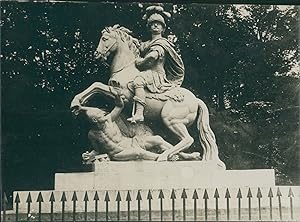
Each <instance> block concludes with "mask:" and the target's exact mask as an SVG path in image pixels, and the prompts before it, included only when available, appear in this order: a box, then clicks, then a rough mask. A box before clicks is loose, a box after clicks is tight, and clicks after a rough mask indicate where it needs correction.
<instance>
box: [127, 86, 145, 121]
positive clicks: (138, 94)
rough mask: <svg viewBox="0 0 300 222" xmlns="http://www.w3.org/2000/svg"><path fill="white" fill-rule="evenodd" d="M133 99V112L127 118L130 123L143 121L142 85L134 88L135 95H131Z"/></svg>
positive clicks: (143, 96) (143, 93) (143, 91)
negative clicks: (134, 105)
mask: <svg viewBox="0 0 300 222" xmlns="http://www.w3.org/2000/svg"><path fill="white" fill-rule="evenodd" d="M133 100H134V102H135V104H136V108H135V114H134V115H133V116H132V117H130V118H128V119H127V120H128V121H130V122H132V123H136V122H143V121H144V107H145V105H146V102H145V90H144V87H138V88H136V89H135V96H134V97H133Z"/></svg>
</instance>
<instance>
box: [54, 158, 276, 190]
mask: <svg viewBox="0 0 300 222" xmlns="http://www.w3.org/2000/svg"><path fill="white" fill-rule="evenodd" d="M251 186H255V187H273V186H275V174H274V170H273V169H257V170H219V169H217V168H216V167H215V164H213V163H209V162H201V161H177V162H153V161H131V162H113V161H110V162H98V163H96V164H95V169H94V172H87V173H56V174H55V190H57V191H64V190H65V191H70V190H76V191H80V190H139V189H183V188H189V189H191V188H211V187H219V188H220V187H251Z"/></svg>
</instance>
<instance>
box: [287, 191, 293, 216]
mask: <svg viewBox="0 0 300 222" xmlns="http://www.w3.org/2000/svg"><path fill="white" fill-rule="evenodd" d="M288 197H289V198H290V213H291V220H294V212H293V211H294V209H293V197H294V194H293V191H292V188H291V187H290V189H289V194H288Z"/></svg>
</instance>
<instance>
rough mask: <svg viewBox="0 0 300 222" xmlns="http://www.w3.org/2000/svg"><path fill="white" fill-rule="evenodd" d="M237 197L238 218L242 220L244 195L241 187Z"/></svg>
mask: <svg viewBox="0 0 300 222" xmlns="http://www.w3.org/2000/svg"><path fill="white" fill-rule="evenodd" d="M236 198H238V219H239V220H241V199H242V198H243V197H242V192H241V189H240V188H239V190H238V193H237V196H236Z"/></svg>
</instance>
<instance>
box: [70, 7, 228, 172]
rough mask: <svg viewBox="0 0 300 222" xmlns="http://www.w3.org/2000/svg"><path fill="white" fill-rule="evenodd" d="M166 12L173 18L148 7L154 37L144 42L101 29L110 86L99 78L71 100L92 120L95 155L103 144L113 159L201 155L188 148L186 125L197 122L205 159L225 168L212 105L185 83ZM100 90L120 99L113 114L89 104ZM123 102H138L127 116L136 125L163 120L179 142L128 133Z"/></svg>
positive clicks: (123, 31)
mask: <svg viewBox="0 0 300 222" xmlns="http://www.w3.org/2000/svg"><path fill="white" fill-rule="evenodd" d="M166 16H167V17H170V16H169V13H167V12H165V11H164V10H163V8H162V7H161V6H150V7H148V8H147V9H146V14H145V16H144V18H145V19H146V20H147V27H148V28H150V31H151V34H152V39H151V40H149V41H147V42H144V43H141V44H140V43H139V41H138V40H137V39H135V38H134V37H132V35H131V31H130V30H129V29H127V28H125V27H121V26H119V25H114V26H112V27H106V28H105V29H104V30H103V31H102V36H101V38H100V42H99V45H98V47H97V49H96V52H95V56H96V58H98V59H101V60H107V58H108V57H110V59H109V60H107V61H110V62H111V64H110V71H111V76H110V80H109V82H108V85H106V84H104V83H101V82H95V83H93V84H92V85H91V86H90V87H88V88H87V89H86V90H84V91H83V92H81V93H79V94H78V95H76V96H75V97H74V99H73V101H72V102H71V109H72V112H73V113H74V114H75V115H78V114H79V113H84V116H85V117H86V118H87V119H88V121H90V123H91V124H92V129H91V131H90V133H89V138H90V140H91V143H92V144H93V148H94V151H93V152H94V153H91V155H90V156H91V158H94V157H92V156H93V155H94V156H95V155H96V154H97V153H98V151H97V147H99V146H100V145H101V147H104V148H105V150H106V152H107V154H108V156H109V158H110V159H111V160H135V159H145V160H157V161H166V160H178V159H193V160H195V159H200V157H199V153H193V154H187V153H183V151H185V150H187V149H188V148H189V147H190V146H191V145H192V144H193V142H194V139H193V138H192V137H191V136H190V134H189V132H188V128H187V127H188V126H190V125H192V124H193V123H196V124H197V129H198V131H199V139H200V143H201V146H202V149H203V155H202V160H203V161H213V162H215V163H216V165H217V166H218V167H219V168H222V169H225V164H224V163H223V162H222V161H221V160H220V159H219V155H218V146H217V144H216V138H215V135H214V133H213V131H212V130H211V128H210V125H209V112H208V109H207V106H206V105H205V103H204V102H203V101H202V100H200V99H199V98H196V96H195V95H194V94H193V93H192V92H191V91H189V90H188V89H185V88H183V87H181V83H182V81H183V78H184V65H183V62H182V60H181V58H180V56H179V55H178V54H177V53H176V51H175V50H174V48H173V44H172V43H171V42H169V41H168V40H167V39H165V38H163V37H162V34H163V31H164V29H165V27H166V23H165V18H166ZM97 93H101V94H104V95H106V96H109V97H111V98H114V99H115V101H116V106H115V108H114V109H113V110H112V111H111V112H110V113H105V112H104V111H103V110H102V109H100V108H94V107H87V106H86V105H85V104H87V102H88V101H89V99H90V98H91V97H92V96H93V95H95V94H97ZM124 103H125V105H132V106H133V107H132V116H131V117H129V118H128V119H127V120H128V121H129V122H130V123H131V124H136V125H138V124H141V122H143V121H144V120H145V121H146V122H147V121H160V122H162V123H163V124H164V125H165V127H166V128H167V129H169V130H170V131H171V132H172V133H174V134H175V135H176V136H177V138H178V139H179V142H178V143H177V144H175V145H174V146H173V145H172V144H170V143H168V142H167V141H165V140H164V139H162V137H161V136H158V135H139V136H134V137H125V136H123V135H122V133H121V132H120V129H119V127H118V125H117V124H116V122H115V120H116V118H117V117H118V116H119V114H120V113H121V111H122V110H123V107H124ZM127 117H128V115H127ZM154 146H157V147H159V152H158V153H154V152H150V151H149V149H150V148H153V147H154ZM86 156H89V155H88V154H87V155H86ZM86 159H89V158H88V157H87V158H86Z"/></svg>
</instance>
